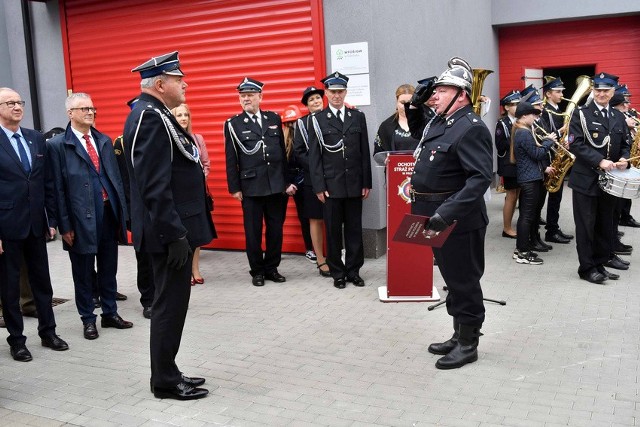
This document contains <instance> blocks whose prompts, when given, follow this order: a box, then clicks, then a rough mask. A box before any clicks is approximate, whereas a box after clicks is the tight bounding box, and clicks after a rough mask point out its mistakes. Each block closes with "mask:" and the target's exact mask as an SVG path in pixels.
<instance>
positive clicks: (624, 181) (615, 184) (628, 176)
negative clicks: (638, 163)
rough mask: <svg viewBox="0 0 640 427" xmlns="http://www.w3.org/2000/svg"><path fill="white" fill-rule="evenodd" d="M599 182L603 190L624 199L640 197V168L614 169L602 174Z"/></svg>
mask: <svg viewBox="0 0 640 427" xmlns="http://www.w3.org/2000/svg"><path fill="white" fill-rule="evenodd" d="M598 184H599V185H600V188H602V191H604V192H606V193H609V194H611V195H613V196H616V197H622V198H623V199H637V198H638V197H640V169H636V168H631V169H625V170H619V169H614V170H612V171H608V172H605V174H604V175H600V179H599V180H598Z"/></svg>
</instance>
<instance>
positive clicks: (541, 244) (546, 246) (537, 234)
mask: <svg viewBox="0 0 640 427" xmlns="http://www.w3.org/2000/svg"><path fill="white" fill-rule="evenodd" d="M536 241H537V242H538V244H539V245H540V246H542V247H545V248H547V250H548V251H550V250H551V249H553V246H551V245H548V244H546V243H545V242H543V241H542V238H541V237H540V232H538V233H536Z"/></svg>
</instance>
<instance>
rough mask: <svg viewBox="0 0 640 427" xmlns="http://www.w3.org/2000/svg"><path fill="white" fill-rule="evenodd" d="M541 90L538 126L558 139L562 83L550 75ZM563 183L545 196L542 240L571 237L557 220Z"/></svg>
mask: <svg viewBox="0 0 640 427" xmlns="http://www.w3.org/2000/svg"><path fill="white" fill-rule="evenodd" d="M542 91H543V92H544V96H545V98H546V102H545V104H544V110H543V113H542V114H541V115H540V126H542V128H543V129H544V130H545V132H547V133H555V134H556V136H557V137H558V141H560V138H561V137H562V136H563V135H566V127H568V124H567V125H565V124H564V116H563V115H562V114H561V113H562V112H561V111H560V107H559V106H558V104H559V103H560V102H561V101H562V95H563V93H564V92H563V91H564V83H563V82H562V79H560V78H554V77H551V78H550V79H549V81H548V82H547V83H545V84H544V85H543V86H542ZM553 157H555V156H554V152H553V150H551V151H549V164H551V162H553ZM563 188H564V185H560V189H559V190H558V191H556V192H554V193H549V197H548V198H547V225H545V228H546V230H547V231H546V233H545V237H544V240H546V241H547V242H553V243H561V244H566V243H569V242H570V241H571V239H573V236H572V235H570V234H566V233H564V232H563V231H562V230H561V229H560V225H559V224H558V221H559V219H560V202H562V190H563Z"/></svg>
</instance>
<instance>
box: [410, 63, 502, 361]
mask: <svg viewBox="0 0 640 427" xmlns="http://www.w3.org/2000/svg"><path fill="white" fill-rule="evenodd" d="M472 75H473V72H472V70H471V67H470V66H469V64H467V63H466V61H464V60H462V59H460V58H452V59H451V60H449V68H448V69H447V70H446V71H445V72H444V73H442V74H441V75H440V77H439V78H438V79H437V80H436V82H435V90H434V94H433V96H432V99H433V100H434V104H435V108H436V113H437V114H438V117H437V118H436V119H435V120H434V121H433V122H432V123H431V126H430V129H429V130H428V132H426V135H425V136H424V138H423V140H422V141H421V144H420V145H419V146H418V151H417V152H416V153H415V154H414V157H416V164H415V168H414V171H413V176H412V178H411V186H412V194H413V201H412V204H411V212H412V213H413V214H418V215H426V216H429V217H430V219H429V221H428V222H427V224H426V227H425V234H426V235H427V236H431V235H433V234H437V233H439V232H440V231H443V230H444V229H445V228H446V227H447V226H450V225H451V224H453V223H454V222H457V226H456V228H454V230H453V232H452V233H451V235H450V236H449V238H448V239H447V240H446V242H445V243H444V245H442V247H441V248H434V250H433V252H434V254H435V257H436V260H437V262H438V268H439V269H440V273H441V274H442V278H443V279H444V281H445V283H446V285H447V288H448V290H449V293H448V295H447V300H446V303H447V312H448V313H449V315H450V316H452V317H453V326H454V333H453V336H452V337H451V339H449V340H448V341H445V342H443V343H434V344H431V345H430V346H429V352H431V353H434V354H441V355H444V357H442V358H440V359H439V360H438V361H437V362H436V367H437V368H439V369H452V368H459V367H461V366H463V365H465V364H467V363H471V362H475V361H476V360H477V359H478V351H477V347H478V339H479V336H480V328H481V326H482V323H483V322H484V313H485V310H484V304H483V301H482V288H481V287H480V278H481V277H482V274H483V272H484V238H485V234H486V229H487V224H488V223H489V218H488V216H487V209H486V206H485V202H484V198H483V196H484V193H485V191H486V190H487V188H489V185H490V183H491V178H492V175H493V147H492V146H493V141H492V139H491V133H490V131H489V129H487V126H485V124H484V123H483V122H482V120H481V119H480V117H479V116H478V115H477V114H475V113H474V112H473V109H472V105H471V100H470V96H471V85H472V79H473V78H472ZM413 111H419V110H414V109H409V110H408V112H413ZM418 114H420V113H418Z"/></svg>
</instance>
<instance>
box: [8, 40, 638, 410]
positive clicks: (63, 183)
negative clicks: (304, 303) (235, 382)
mask: <svg viewBox="0 0 640 427" xmlns="http://www.w3.org/2000/svg"><path fill="white" fill-rule="evenodd" d="M132 71H133V72H138V73H140V77H141V84H140V85H141V92H142V93H141V94H140V95H139V96H138V97H137V98H135V99H134V100H132V101H131V102H130V103H129V104H130V106H131V108H132V110H131V112H130V114H129V116H128V117H127V120H126V123H125V126H124V132H123V135H122V138H121V139H120V143H121V144H122V145H121V147H120V149H118V150H120V153H119V154H120V155H121V156H122V158H124V162H125V165H126V177H125V176H124V175H125V173H123V174H122V176H121V173H120V172H119V169H118V159H116V154H115V153H114V150H113V147H112V145H111V140H110V139H109V138H108V137H106V136H105V135H103V134H101V133H100V132H99V131H97V130H96V129H95V128H94V127H93V125H94V123H95V113H96V109H95V107H94V106H93V102H92V100H91V97H90V96H89V95H87V94H80V93H78V94H72V95H71V96H69V98H68V99H67V102H66V105H65V109H66V110H67V114H68V116H69V119H70V123H69V125H68V126H67V129H66V131H65V133H64V134H61V135H58V136H56V137H54V138H53V139H52V140H50V141H48V142H46V143H45V140H44V138H43V137H42V135H41V134H39V133H38V132H35V131H32V130H29V129H26V128H23V127H20V126H19V123H20V120H21V119H22V114H23V111H22V107H23V106H24V102H23V101H22V100H21V98H20V96H19V95H18V94H17V93H16V92H15V91H13V90H11V89H8V88H1V89H0V120H1V121H0V125H2V129H3V132H0V142H1V143H2V146H3V149H4V150H0V166H1V167H2V169H3V171H5V170H6V171H8V172H7V173H4V172H3V175H4V177H3V185H2V186H0V254H1V256H0V277H1V279H2V282H1V287H2V289H1V296H2V305H3V308H4V311H5V321H6V324H7V329H8V332H9V338H8V339H7V340H8V342H9V345H10V347H11V354H12V356H13V358H14V359H15V360H19V361H28V360H31V354H30V352H29V351H28V350H27V348H26V345H25V342H26V337H25V336H24V335H23V333H22V332H23V323H22V317H21V315H20V307H19V285H18V282H19V276H20V264H21V262H22V259H23V257H24V259H25V261H26V262H27V266H28V270H29V282H30V285H31V288H32V290H33V295H34V299H35V300H36V305H37V308H38V318H39V326H38V332H39V335H40V337H41V340H42V344H43V345H44V346H46V347H50V348H53V349H54V350H66V349H68V345H67V343H65V342H64V341H63V340H62V339H61V338H60V337H58V336H57V335H56V333H55V320H54V317H53V311H52V310H51V298H52V289H51V280H50V277H49V269H48V265H47V263H48V261H47V254H46V247H45V235H46V234H53V233H55V228H56V227H57V228H58V229H59V231H60V234H61V235H62V237H63V245H64V249H65V250H67V251H68V252H69V256H70V260H71V265H72V273H73V279H74V288H75V293H76V295H75V297H76V305H77V308H78V312H79V314H80V315H81V319H82V322H83V328H84V336H85V338H87V339H95V338H97V337H98V332H97V328H96V324H95V322H96V317H97V316H96V315H95V314H94V313H93V305H92V286H93V282H94V277H95V275H96V273H97V283H98V288H99V292H100V299H101V301H102V318H101V325H102V327H103V328H105V327H113V328H117V329H125V328H129V327H131V326H132V323H131V322H127V321H126V320H124V319H122V318H121V317H120V316H119V315H118V313H117V306H116V303H115V294H116V286H117V284H116V281H115V274H116V271H117V244H118V242H123V241H124V240H125V237H126V228H128V229H130V230H131V232H132V236H133V243H134V248H135V251H136V256H137V257H138V261H139V264H138V266H139V268H140V267H141V265H143V264H144V263H140V261H141V258H147V260H148V261H147V263H148V268H149V269H150V270H151V272H150V273H149V274H150V276H152V281H153V282H154V288H155V291H154V292H155V294H154V298H153V305H152V310H150V311H149V316H150V318H151V329H150V354H151V384H150V385H151V391H152V392H153V393H154V395H155V396H156V397H159V398H175V399H197V398H201V397H204V396H206V395H207V393H208V391H207V390H206V389H204V388H202V387H201V386H202V384H203V383H204V382H205V379H204V378H197V377H188V376H185V375H183V373H182V372H181V371H180V369H179V368H178V367H177V365H176V363H175V358H176V355H177V352H178V350H179V347H180V341H181V335H182V329H183V327H184V321H185V317H186V312H187V307H188V302H189V297H190V292H191V284H193V276H192V260H193V252H194V250H196V248H198V247H200V246H202V245H204V244H207V243H208V242H210V241H211V240H212V239H213V238H215V237H216V231H215V226H214V224H213V221H212V218H211V210H212V209H213V205H212V202H211V199H210V196H209V195H208V191H207V187H206V181H205V175H204V172H203V164H202V160H201V155H200V151H201V149H199V147H198V144H197V141H196V138H195V137H194V136H193V135H191V134H190V133H189V132H188V131H187V129H185V128H184V127H183V126H181V125H180V123H179V122H178V121H177V120H176V118H175V117H174V115H173V114H172V112H171V111H170V110H171V109H174V108H176V107H178V106H180V105H182V104H183V103H184V102H185V92H186V88H187V84H186V82H185V81H184V79H183V77H184V73H183V72H182V71H181V69H180V62H179V59H178V53H177V52H172V53H168V54H165V55H161V56H158V57H154V58H151V59H150V60H149V61H146V62H145V63H143V64H141V65H140V66H138V67H136V68H134V69H133V70H132ZM477 71H478V70H474V69H472V68H471V67H470V66H469V64H468V63H467V62H466V61H464V60H463V59H461V58H452V59H451V60H450V61H449V63H448V65H447V69H446V70H445V71H444V72H443V73H442V74H441V75H440V76H439V77H435V76H434V77H430V78H428V79H424V80H421V81H419V84H418V86H417V87H416V88H413V86H411V85H402V86H400V87H399V88H398V91H397V92H396V99H397V104H396V110H397V111H396V113H395V114H394V115H392V116H391V117H389V118H388V119H387V120H385V121H384V122H383V123H382V124H381V126H380V129H379V130H378V133H377V135H376V138H375V144H374V147H375V148H374V150H375V152H380V151H398V150H413V151H414V157H415V159H416V163H415V167H414V171H413V174H412V178H411V195H412V207H411V211H412V213H414V214H419V215H424V216H428V217H429V220H428V221H427V223H426V224H425V230H426V233H427V235H432V234H437V233H439V232H441V231H443V230H444V229H445V228H447V227H448V226H450V225H451V224H453V223H454V222H455V223H457V226H456V228H455V229H454V231H453V232H452V233H451V235H450V236H449V238H448V239H447V241H446V242H445V244H444V245H443V246H442V247H441V248H434V255H435V259H436V261H437V264H438V268H439V269H440V272H441V274H442V277H443V279H444V281H445V284H446V286H447V287H448V291H449V292H448V295H447V297H446V306H447V311H448V313H449V314H450V315H451V316H452V318H453V327H454V333H453V335H452V337H451V338H450V339H448V340H446V341H444V342H442V343H434V344H431V345H430V346H429V351H430V352H431V353H434V354H438V355H441V356H443V357H441V358H439V359H438V360H437V362H436V367H437V368H439V369H452V368H458V367H461V366H463V365H465V364H467V363H471V362H474V361H475V360H477V358H478V353H477V346H478V343H479V337H480V335H481V333H480V329H481V327H482V324H483V322H484V316H485V310H484V305H483V299H482V289H481V286H480V279H481V277H482V275H483V273H484V239H485V234H486V228H487V224H488V215H487V210H486V205H485V201H484V197H483V196H484V194H485V192H486V191H487V189H488V188H489V185H490V183H491V181H492V175H493V146H492V145H493V140H492V137H491V133H490V131H489V130H488V128H487V126H486V125H485V124H484V123H483V122H482V120H481V118H480V116H479V113H480V104H481V95H480V92H481V90H482V82H481V81H479V78H478V73H477ZM483 71H484V70H483ZM348 80H349V79H348V77H347V76H345V75H343V74H341V73H339V72H335V73H332V74H330V75H328V76H327V77H325V78H324V79H322V83H323V85H324V89H320V88H317V87H315V86H310V87H307V88H306V89H305V90H304V92H303V94H302V100H301V102H302V104H303V105H304V106H305V107H307V109H308V110H309V114H307V115H304V116H302V114H301V113H300V110H299V109H298V108H297V107H295V106H292V107H291V108H290V107H288V108H287V110H285V112H284V114H283V117H282V119H281V117H280V116H279V115H277V114H275V113H273V112H270V111H264V110H261V109H260V103H261V101H262V96H263V93H262V90H263V84H262V83H261V82H259V81H257V80H255V79H252V78H249V77H246V78H244V79H243V81H242V82H241V83H240V84H239V85H238V86H237V91H238V94H239V101H240V105H241V107H242V110H243V111H242V113H240V114H238V115H236V116H234V117H231V118H230V119H228V120H227V121H226V122H225V124H224V138H225V157H226V172H227V184H228V190H229V193H230V194H231V195H232V196H233V197H234V198H235V199H237V200H238V201H239V202H240V203H241V205H242V211H243V224H244V229H245V238H246V252H247V258H248V261H249V268H250V271H249V272H250V275H251V277H252V284H253V285H255V286H263V285H264V283H265V280H269V281H273V282H279V283H281V282H285V281H286V278H285V277H284V276H283V275H281V274H280V273H279V272H278V266H279V264H280V260H281V250H282V238H283V237H282V236H283V235H282V226H283V223H284V218H285V213H286V205H287V200H288V197H289V196H293V197H294V200H295V201H296V205H297V208H298V217H299V218H300V220H301V223H302V224H303V235H305V236H306V238H305V240H306V242H305V243H306V246H307V249H310V246H311V248H312V249H313V250H314V251H315V253H316V256H317V263H316V264H317V268H318V271H319V273H320V275H321V276H323V277H331V278H332V279H333V284H334V286H335V287H336V288H338V289H343V288H345V287H346V284H347V282H351V283H353V284H354V285H355V286H358V287H362V286H364V285H365V282H364V280H363V279H362V278H361V277H360V268H361V267H362V266H363V263H364V247H363V239H362V201H363V200H364V199H366V198H367V197H368V195H369V192H370V190H371V188H372V177H371V161H370V151H369V150H370V149H369V140H368V134H367V126H366V119H365V116H364V114H363V113H362V112H361V111H359V110H357V109H355V108H351V107H349V106H347V105H346V104H345V102H344V100H345V96H346V93H347V85H348ZM593 81H594V89H593V93H594V99H593V102H592V104H591V106H589V107H583V108H580V109H578V111H579V114H578V115H574V117H573V118H572V120H571V123H570V124H571V126H570V127H569V132H568V134H567V141H568V142H569V151H571V153H573V154H574V155H575V163H574V165H573V168H574V171H573V173H572V174H571V178H570V183H569V185H570V186H571V187H572V188H573V189H574V192H573V194H574V216H575V218H576V240H577V243H578V254H579V261H580V270H579V272H580V276H581V277H583V278H586V279H587V280H590V281H593V282H602V281H603V280H605V278H606V277H609V278H614V277H613V276H614V275H612V273H608V272H607V271H606V270H604V267H603V266H604V265H609V264H607V263H609V262H611V259H616V258H613V257H614V246H613V245H614V238H613V236H614V235H615V233H614V232H615V229H614V226H613V218H614V214H615V212H614V207H615V206H618V199H616V198H615V197H614V196H612V195H610V194H608V193H605V192H604V191H602V190H601V189H600V187H599V186H598V184H597V181H598V177H599V175H598V172H597V171H596V170H595V169H596V168H597V167H599V168H601V169H603V170H605V171H609V170H611V169H612V168H616V167H617V168H620V169H623V168H626V167H627V166H628V162H627V161H626V160H625V159H626V158H627V157H628V156H629V138H630V137H629V134H628V128H627V124H626V123H625V121H624V119H623V116H622V114H621V113H619V112H617V110H613V109H611V111H609V116H608V119H607V120H603V119H602V114H604V113H601V112H600V111H599V110H597V111H596V110H595V109H594V108H593V107H594V106H604V107H605V108H606V107H607V104H608V102H609V100H610V98H611V96H612V95H613V91H614V86H615V84H616V83H617V78H616V77H615V76H611V75H609V74H606V73H601V74H600V75H598V76H595V77H594V79H593ZM559 88H561V82H560V85H559V86H558V85H557V83H556V86H554V89H553V90H556V91H557V90H559ZM533 92H535V89H534V91H533ZM324 95H326V96H327V100H328V103H329V105H328V106H327V107H324V103H323V96H324ZM536 95H537V94H536V93H532V95H530V96H529V97H528V98H526V101H523V100H521V99H519V98H518V97H519V96H520V94H517V93H516V92H513V93H511V94H509V95H508V96H506V97H505V98H503V102H501V104H502V105H504V106H505V109H506V111H507V112H512V113H513V114H512V116H513V117H515V125H514V126H513V127H511V123H508V122H507V121H503V122H502V124H501V123H498V129H497V131H496V145H498V130H500V129H504V133H505V135H511V137H509V136H506V141H508V142H509V144H508V148H507V151H509V152H510V153H509V156H508V157H509V158H510V159H512V160H513V161H514V162H515V169H516V174H515V175H514V176H511V178H515V182H514V181H513V180H508V179H507V178H509V177H508V176H507V175H506V173H505V172H504V170H505V167H506V166H513V165H512V164H511V162H510V163H509V164H505V163H499V164H500V169H499V172H501V175H503V176H504V178H505V188H507V189H508V190H507V191H511V190H513V188H514V186H515V185H517V186H519V188H520V190H519V195H520V218H519V220H518V229H517V239H518V240H517V242H518V243H517V250H516V252H515V253H514V257H515V258H516V259H517V261H518V262H520V263H529V264H535V263H536V262H537V261H536V260H538V258H537V254H536V253H534V252H533V251H534V250H538V251H541V250H542V249H539V247H541V245H540V244H541V243H542V242H541V241H540V239H539V234H537V220H538V218H539V213H540V211H539V209H541V206H542V205H540V200H541V197H542V193H543V188H544V187H543V186H542V179H543V175H542V172H547V173H548V172H552V171H551V170H550V169H548V168H542V167H541V164H542V163H540V162H541V161H542V160H543V159H545V158H546V155H547V153H548V152H549V151H550V149H551V147H552V145H554V144H555V142H550V141H556V140H558V138H559V137H560V136H562V135H563V132H564V131H565V130H566V129H567V123H563V124H561V123H559V121H558V120H557V119H556V117H560V118H562V116H560V115H557V116H554V115H549V118H550V120H551V121H552V122H553V123H549V124H541V125H540V126H541V127H542V128H543V129H547V130H546V131H545V132H546V133H545V135H544V137H543V138H541V142H540V143H537V142H536V139H535V136H534V133H533V132H532V125H533V122H534V119H535V118H537V117H538V116H539V115H540V114H539V113H540V110H539V109H538V108H539V107H535V106H536V105H539V104H540V102H538V100H536V99H535V96H536ZM610 95H611V96H610ZM549 99H551V98H549ZM133 101H135V102H133ZM507 101H508V102H507ZM547 105H548V107H549V108H551V106H552V102H548V103H547ZM509 117H510V116H507V117H506V118H508V120H510V121H512V122H513V121H514V119H513V118H509ZM283 122H284V128H283ZM585 123H586V125H585ZM545 126H547V127H545ZM548 126H552V127H548ZM502 136H504V135H502ZM501 141H502V142H504V141H505V140H504V139H501ZM556 145H557V144H556ZM501 147H503V148H501ZM558 150H559V149H558ZM558 150H556V151H555V152H556V155H558V154H557V153H558V152H559V151H558ZM501 153H502V154H501ZM498 155H499V157H500V159H504V158H505V157H507V155H506V154H505V150H504V144H502V145H499V146H498ZM525 156H528V157H525ZM122 158H120V160H122ZM511 169H512V170H513V169H514V168H511ZM521 169H522V172H521ZM521 177H524V178H523V179H521ZM574 177H575V178H574ZM123 178H126V183H123ZM560 187H561V186H560ZM508 194H509V193H508ZM516 194H517V193H516ZM514 206H515V205H514ZM509 221H510V220H509ZM521 221H522V224H520V222H521ZM263 223H264V225H265V228H266V230H265V242H266V247H265V250H263V249H262V244H261V241H262V232H263V230H262V229H263ZM305 224H306V225H305ZM125 226H126V228H125ZM323 226H324V227H326V235H324V233H323ZM305 229H306V230H307V231H304V230H305ZM511 231H512V230H510V229H509V228H505V231H504V233H506V234H509V233H510V232H511ZM323 236H325V237H326V247H327V253H326V258H325V257H324V255H323V245H324V242H323V240H324V239H323ZM548 236H552V237H553V236H556V237H557V236H563V234H561V232H560V230H559V229H556V230H553V232H552V233H551V234H548ZM542 244H544V243H542ZM343 249H344V251H343ZM343 252H344V259H343V258H342V256H343ZM522 260H525V261H522ZM43 261H44V262H43ZM96 262H97V264H96ZM94 267H97V270H94ZM190 282H191V284H190ZM141 301H142V300H141ZM143 305H144V304H143Z"/></svg>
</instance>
